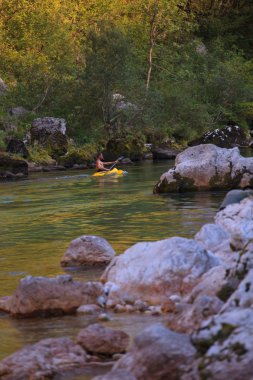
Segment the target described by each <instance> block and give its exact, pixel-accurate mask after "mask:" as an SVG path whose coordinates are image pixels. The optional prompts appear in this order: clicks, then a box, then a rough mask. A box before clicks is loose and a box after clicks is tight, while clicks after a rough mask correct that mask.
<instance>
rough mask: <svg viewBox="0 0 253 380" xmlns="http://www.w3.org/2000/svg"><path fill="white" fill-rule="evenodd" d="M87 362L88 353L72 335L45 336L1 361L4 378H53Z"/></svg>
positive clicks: (15, 379)
mask: <svg viewBox="0 0 253 380" xmlns="http://www.w3.org/2000/svg"><path fill="white" fill-rule="evenodd" d="M85 363H86V353H85V351H84V350H83V349H82V348H81V347H80V346H79V345H78V344H75V343H74V342H73V341H72V340H71V339H70V338H56V339H52V338H49V339H44V340H41V341H40V342H38V343H36V344H33V345H28V346H26V347H24V348H22V349H21V350H19V351H17V352H15V353H14V354H12V355H10V356H8V357H7V358H6V359H4V360H2V362H0V378H1V380H24V379H51V378H53V377H54V376H55V375H56V374H57V373H59V372H62V371H64V370H69V369H71V368H75V367H82V366H84V365H85Z"/></svg>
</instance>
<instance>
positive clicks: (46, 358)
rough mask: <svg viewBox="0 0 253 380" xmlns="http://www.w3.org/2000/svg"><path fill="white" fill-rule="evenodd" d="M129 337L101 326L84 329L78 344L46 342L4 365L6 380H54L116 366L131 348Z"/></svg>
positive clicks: (0, 369) (0, 372)
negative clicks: (97, 367) (66, 374)
mask: <svg viewBox="0 0 253 380" xmlns="http://www.w3.org/2000/svg"><path fill="white" fill-rule="evenodd" d="M129 341H130V339H129V336H128V335H127V334H126V333H125V332H123V331H120V330H119V331H117V330H113V329H111V328H109V327H104V326H102V325H100V324H93V325H90V326H89V327H87V328H85V329H82V330H81V331H80V332H79V334H78V336H77V338H76V342H74V341H73V340H72V339H70V338H69V337H64V338H48V339H43V340H41V341H40V342H38V343H36V344H31V345H27V346H26V347H24V348H22V349H21V350H19V351H17V352H15V353H14V354H12V355H10V356H8V357H7V358H5V359H4V360H2V361H1V362H0V378H1V379H2V380H24V379H44V380H46V379H53V378H54V377H55V376H56V375H59V374H62V373H64V372H66V371H73V372H74V371H75V369H80V368H83V369H84V368H85V367H87V365H89V364H91V363H92V364H93V365H94V364H96V365H106V364H107V365H108V366H109V367H108V368H110V366H111V365H112V363H113V361H114V360H116V359H117V358H118V357H119V356H121V354H123V353H125V352H126V350H127V348H128V345H129Z"/></svg>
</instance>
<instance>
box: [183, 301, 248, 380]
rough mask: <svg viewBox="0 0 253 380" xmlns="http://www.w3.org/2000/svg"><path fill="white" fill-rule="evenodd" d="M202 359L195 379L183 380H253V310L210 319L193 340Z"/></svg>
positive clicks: (185, 378) (194, 370)
mask: <svg viewBox="0 0 253 380" xmlns="http://www.w3.org/2000/svg"><path fill="white" fill-rule="evenodd" d="M192 341H193V344H194V345H195V347H196V348H197V351H198V354H199V356H200V359H198V360H196V362H195V363H193V366H192V367H193V373H194V376H193V377H191V376H190V374H189V373H188V374H187V376H185V377H183V378H182V379H184V380H188V379H196V380H199V379H207V378H208V379H213V380H226V379H231V380H239V379H252V375H253V371H252V360H253V310H252V309H249V308H248V309H241V308H239V309H235V310H232V311H230V312H227V313H223V314H221V315H217V316H215V317H213V318H211V319H210V320H209V321H207V322H204V323H203V325H202V327H201V328H200V330H199V331H197V333H195V334H194V335H193V337H192Z"/></svg>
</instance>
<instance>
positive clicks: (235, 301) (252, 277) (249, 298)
mask: <svg viewBox="0 0 253 380" xmlns="http://www.w3.org/2000/svg"><path fill="white" fill-rule="evenodd" d="M252 306H253V269H251V270H250V271H249V272H248V274H247V275H246V276H245V278H244V279H243V280H242V281H241V283H240V284H239V286H238V288H237V289H236V290H235V291H234V292H233V294H232V295H231V297H229V299H228V300H227V302H226V304H225V305H224V307H223V311H228V310H231V309H234V308H238V307H245V308H246V307H251V308H252Z"/></svg>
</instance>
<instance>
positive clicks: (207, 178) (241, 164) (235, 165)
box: [154, 144, 253, 193]
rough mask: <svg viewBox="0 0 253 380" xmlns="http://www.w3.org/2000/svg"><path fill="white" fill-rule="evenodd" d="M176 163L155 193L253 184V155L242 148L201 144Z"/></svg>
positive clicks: (229, 187)
mask: <svg viewBox="0 0 253 380" xmlns="http://www.w3.org/2000/svg"><path fill="white" fill-rule="evenodd" d="M175 164H176V166H175V167H174V168H173V169H170V170H169V171H168V172H166V173H164V174H163V175H162V176H161V178H160V180H159V182H158V183H157V184H156V185H155V187H154V192H155V193H168V192H183V191H196V190H213V189H224V190H226V189H227V190H230V189H233V188H245V187H248V186H252V187H253V158H252V157H250V158H246V157H242V156H241V155H240V152H239V149H238V148H233V149H225V148H219V147H217V146H215V145H212V144H207V145H204V144H202V145H198V146H195V147H191V148H188V149H186V150H185V151H183V152H182V153H180V154H179V155H178V156H177V157H176V162H175Z"/></svg>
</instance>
